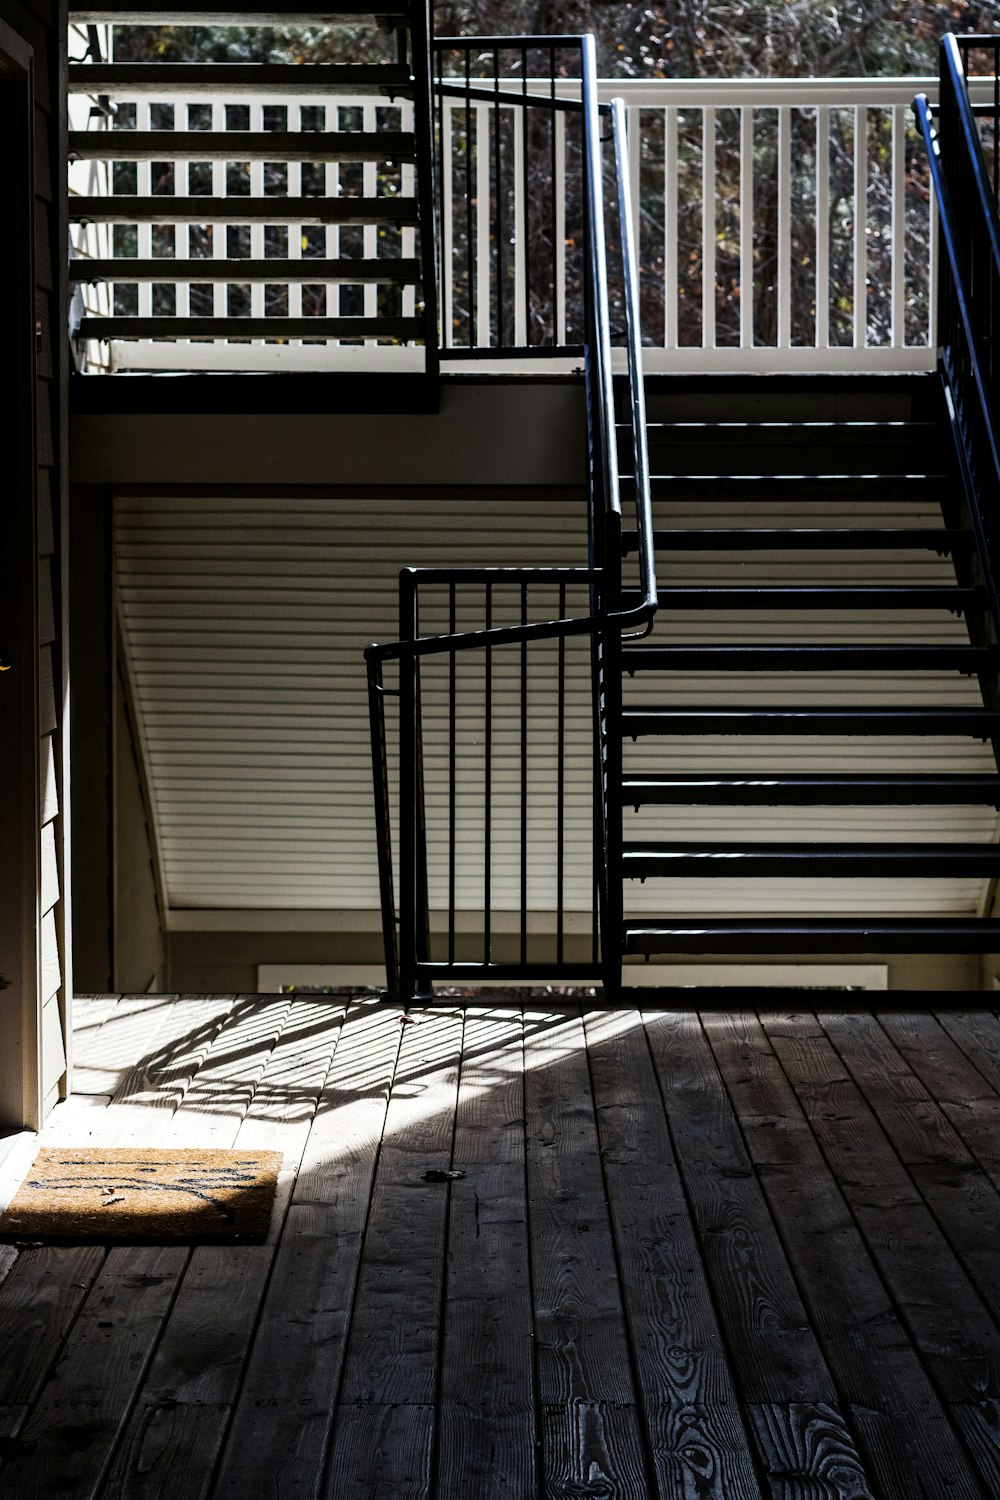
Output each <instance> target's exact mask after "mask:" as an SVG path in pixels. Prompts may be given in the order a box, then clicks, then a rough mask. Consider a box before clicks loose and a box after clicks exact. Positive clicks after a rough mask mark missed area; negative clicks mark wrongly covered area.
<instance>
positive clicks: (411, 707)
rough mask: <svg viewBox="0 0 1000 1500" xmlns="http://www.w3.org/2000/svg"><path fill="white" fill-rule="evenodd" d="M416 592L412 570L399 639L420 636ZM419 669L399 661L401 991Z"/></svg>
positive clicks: (405, 967) (411, 964) (404, 986)
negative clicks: (417, 622) (418, 634)
mask: <svg viewBox="0 0 1000 1500" xmlns="http://www.w3.org/2000/svg"><path fill="white" fill-rule="evenodd" d="M415 614H416V595H415V589H414V579H413V574H412V573H407V572H404V573H403V574H401V576H400V580H399V638H400V640H401V641H406V640H413V639H414V637H415V636H416V633H417V631H416V618H415ZM416 672H417V664H416V658H415V657H407V656H401V657H400V661H399V992H400V995H401V996H402V997H403V999H404V1000H408V999H410V998H411V996H412V995H413V994H414V993H415V991H416V941H417V935H416V858H417V836H416V835H417V827H416V825H417V816H416V795H415V794H416V778H417V769H416V693H415V687H416Z"/></svg>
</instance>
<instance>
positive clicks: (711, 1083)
mask: <svg viewBox="0 0 1000 1500" xmlns="http://www.w3.org/2000/svg"><path fill="white" fill-rule="evenodd" d="M817 999H819V997H817ZM77 1044H78V1058H79V1065H80V1066H79V1077H78V1086H79V1087H80V1088H81V1089H83V1090H86V1092H85V1093H82V1094H81V1095H80V1096H79V1097H77V1098H76V1099H74V1100H73V1101H72V1102H71V1103H70V1104H68V1105H66V1106H61V1107H60V1108H59V1109H58V1110H57V1111H56V1115H55V1118H54V1120H53V1122H52V1125H51V1127H50V1129H49V1131H48V1132H47V1137H48V1140H49V1142H50V1143H51V1144H83V1143H91V1144H133V1143H143V1144H158V1145H164V1146H165V1145H216V1146H230V1145H233V1144H237V1143H238V1144H239V1145H241V1146H247V1147H249V1146H257V1147H262V1146H270V1147H279V1148H281V1149H282V1150H283V1151H284V1152H285V1162H286V1170H285V1172H284V1174H283V1177H282V1182H281V1190H280V1193H279V1202H278V1204H277V1208H276V1212H275V1217H274V1222H273V1225H272V1232H271V1236H270V1239H269V1241H268V1243H267V1244H265V1245H254V1246H234V1247H218V1246H215V1247H209V1246H200V1247H195V1248H190V1247H177V1246H174V1247H170V1248H162V1247H145V1248H123V1247H118V1248H112V1249H105V1248H101V1247H94V1246H89V1247H83V1248H74V1247H59V1248H53V1247H28V1248H21V1249H18V1248H16V1247H8V1248H6V1249H2V1250H0V1271H2V1272H3V1280H2V1283H0V1456H2V1459H3V1462H2V1467H0V1500H32V1497H50V1496H51V1497H56V1496H58V1497H60V1500H67V1497H69V1500H84V1497H95V1500H96V1497H101V1500H110V1497H114V1500H138V1497H156V1500H202V1497H210V1496H211V1497H218V1500H256V1497H258V1496H260V1497H267V1500H306V1497H310V1500H312V1497H315V1500H334V1497H336V1500H365V1497H374V1496H378V1497H381V1500H409V1497H418V1496H421V1497H423V1496H434V1497H441V1500H444V1497H447V1500H494V1497H496V1500H500V1497H504V1500H538V1497H542V1496H545V1497H553V1500H563V1497H566V1500H568V1497H595V1500H598V1497H612V1496H613V1497H629V1500H646V1497H652V1496H663V1497H670V1500H709V1497H717V1500H720V1497H727V1500H750V1497H775V1500H827V1497H831V1500H832V1497H843V1500H862V1497H898V1500H920V1497H926V1500H944V1497H948V1500H959V1497H961V1500H965V1497H969V1500H972V1497H980V1500H982V1497H997V1496H1000V1020H998V1018H997V1015H996V1014H994V1013H992V1012H989V1011H986V1010H983V1011H977V1012H968V1013H963V1014H942V1015H940V1016H938V1017H935V1016H934V1015H930V1014H915V1013H912V1012H901V1011H892V1010H886V1011H879V1012H878V1013H877V1014H873V1013H872V1012H857V1011H855V1012H837V1013H832V1012H831V1013H827V1012H825V1011H822V1012H820V1013H819V1014H818V1015H814V1014H809V1013H804V1012H795V1013H792V1012H789V1011H781V1010H774V1011H766V1012H765V1011H747V1012H742V1013H737V1012H733V1011H721V1010H716V1011H712V1012H710V1013H704V1014H702V1015H701V1016H700V1017H699V1016H698V1015H696V1014H693V1013H690V1014H681V1013H678V1012H677V1011H676V1010H668V1009H658V1008H656V1007H655V1006H647V1007H645V1008H644V1010H643V1012H642V1013H641V1014H640V1013H637V1012H635V1011H633V1012H609V1011H602V1010H599V1009H586V1008H584V1009H582V1010H581V1008H580V1007H579V1005H577V1004H570V1005H567V1004H565V1003H563V1002H558V1001H556V1000H554V999H553V1000H551V1001H549V1000H533V1001H530V1002H529V1005H528V1008H526V1009H521V1008H519V1007H513V1006H507V1005H506V1004H504V1005H500V1006H497V1007H496V1008H485V1007H483V1006H469V1007H468V1008H464V1009H463V1008H454V1009H443V1008H436V1009H433V1010H420V1009H414V1010H413V1011H412V1012H411V1013H410V1016H409V1017H407V1016H404V1014H403V1013H402V1011H401V1009H400V1008H399V1007H398V1006H392V1005H384V1004H378V1003H376V1002H375V1001H374V1000H372V999H371V998H365V997H357V998H354V999H353V1000H350V999H349V997H346V996H336V995H323V996H306V995H303V996H298V997H296V996H277V997H275V996H271V997H261V996H222V997H197V998H193V999H192V998H181V999H172V998H170V997H141V998H130V997H122V998H120V999H118V998H110V997H109V998H95V999H86V1000H82V1001H80V1002H79V1004H78V1010H77ZM447 1172H452V1173H454V1174H455V1175H454V1176H453V1177H452V1178H448V1177H442V1174H444V1173H447Z"/></svg>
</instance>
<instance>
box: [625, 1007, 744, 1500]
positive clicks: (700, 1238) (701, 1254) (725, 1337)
mask: <svg viewBox="0 0 1000 1500" xmlns="http://www.w3.org/2000/svg"><path fill="white" fill-rule="evenodd" d="M640 1016H641V1018H642V1034H643V1038H644V1040H645V1044H646V1049H647V1051H648V1053H649V1062H650V1067H651V1068H652V1070H653V1077H654V1078H655V1080H656V1088H657V1093H658V1094H659V1097H660V1107H661V1109H662V1110H663V1116H664V1120H665V1122H666V1129H667V1138H668V1140H669V1142H670V1149H671V1151H672V1152H673V1156H674V1161H675V1163H676V1165H677V1180H678V1182H679V1183H680V1188H681V1194H682V1196H683V1199H684V1210H685V1212H686V1214H687V1217H688V1220H689V1221H690V1224H691V1228H692V1232H693V1235H694V1243H695V1245H696V1247H697V1250H698V1261H699V1264H700V1266H701V1274H702V1276H703V1278H704V1282H705V1287H706V1289H707V1294H708V1298H709V1302H710V1304H711V1308H712V1314H713V1316H714V1318H715V1323H716V1327H717V1328H718V1330H719V1342H720V1346H721V1348H722V1352H723V1356H724V1358H725V1361H726V1366H727V1368H728V1370H729V1379H730V1382H731V1384H732V1388H733V1390H734V1391H735V1392H736V1401H737V1405H738V1409H739V1414H740V1421H741V1422H742V1424H743V1429H744V1431H745V1432H746V1434H747V1449H748V1453H749V1457H750V1463H751V1466H752V1468H753V1472H754V1476H755V1478H756V1480H757V1485H758V1488H759V1489H760V1493H761V1495H762V1496H766V1495H768V1494H769V1493H770V1492H771V1488H772V1487H771V1483H770V1478H769V1475H768V1471H767V1461H766V1458H765V1455H764V1453H763V1452H762V1450H761V1447H760V1444H759V1442H758V1439H757V1428H756V1424H755V1423H754V1421H753V1414H752V1412H751V1410H750V1407H751V1402H750V1401H748V1400H747V1397H746V1394H745V1392H744V1390H743V1382H742V1380H741V1379H740V1375H739V1364H738V1361H737V1358H736V1354H735V1350H734V1347H733V1339H732V1338H731V1336H730V1332H729V1328H728V1325H727V1322H726V1317H725V1310H724V1308H723V1305H722V1299H721V1296H720V1295H719V1291H718V1289H717V1287H716V1285H715V1280H714V1278H713V1276H712V1274H711V1272H710V1269H709V1264H708V1257H707V1256H706V1254H705V1240H704V1235H703V1233H702V1227H701V1225H700V1223H699V1221H698V1213H697V1209H696V1207H695V1203H694V1197H693V1194H692V1192H691V1188H690V1185H689V1183H688V1178H687V1173H686V1172H685V1170H684V1164H683V1162H684V1157H683V1152H682V1151H681V1150H680V1149H679V1147H678V1144H677V1139H676V1133H675V1131H674V1122H673V1120H672V1119H671V1118H670V1110H669V1108H668V1106H667V1100H666V1095H665V1093H664V1086H663V1080H662V1078H661V1077H660V1069H659V1065H658V1063H657V1059H656V1052H655V1050H654V1048H653V1044H652V1040H651V1038H650V1035H649V1030H648V1028H647V1026H646V1011H645V1009H641V1010H640ZM698 1024H699V1026H700V1025H701V1018H700V1017H699V1018H698Z"/></svg>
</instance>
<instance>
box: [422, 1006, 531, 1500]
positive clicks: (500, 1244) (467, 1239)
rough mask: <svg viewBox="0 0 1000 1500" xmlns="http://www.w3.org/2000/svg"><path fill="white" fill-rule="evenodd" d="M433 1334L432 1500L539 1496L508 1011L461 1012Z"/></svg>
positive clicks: (517, 1092) (513, 1044) (515, 1032)
mask: <svg viewBox="0 0 1000 1500" xmlns="http://www.w3.org/2000/svg"><path fill="white" fill-rule="evenodd" d="M453 1163H454V1167H455V1169H456V1170H458V1171H461V1172H464V1174H465V1175H464V1177H463V1178H461V1179H460V1180H458V1181H456V1182H455V1183H454V1184H453V1186H452V1188H451V1211H450V1216H449V1224H448V1246H447V1261H448V1279H447V1295H446V1298H445V1303H444V1318H443V1327H442V1335H441V1337H442V1345H443V1348H442V1371H441V1406H440V1433H439V1438H438V1462H437V1476H436V1487H435V1493H436V1494H437V1496H438V1497H439V1500H466V1497H467V1496H469V1495H476V1496H477V1497H482V1500H492V1497H500V1496H507V1495H533V1494H535V1493H536V1492H537V1475H536V1461H537V1451H536V1447H535V1439H536V1436H537V1432H536V1427H537V1423H536V1415H535V1398H534V1373H533V1365H534V1352H533V1338H534V1329H533V1324H532V1307H531V1278H530V1270H529V1263H528V1226H527V1201H526V1190H525V1180H524V1040H523V1030H522V1022H521V1016H520V1013H519V1012H518V1011H513V1010H506V1009H505V1010H496V1011H487V1010H482V1011H478V1010H470V1011H468V1012H467V1014H466V1020H465V1034H464V1038H463V1047H462V1069H461V1077H460V1081H459V1091H458V1108H457V1116H456V1123H455V1143H454V1152H453Z"/></svg>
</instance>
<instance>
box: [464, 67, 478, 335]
mask: <svg viewBox="0 0 1000 1500" xmlns="http://www.w3.org/2000/svg"><path fill="white" fill-rule="evenodd" d="M470 61H471V55H470V53H469V52H468V51H466V54H465V281H466V302H467V305H468V318H469V337H468V344H469V348H470V349H471V348H472V346H473V344H474V343H475V342H476V336H475V321H474V320H475V308H476V277H475V259H476V258H475V249H474V241H473V238H472V98H471V95H470V91H469V90H470V85H469V67H470ZM477 151H478V137H477Z"/></svg>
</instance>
